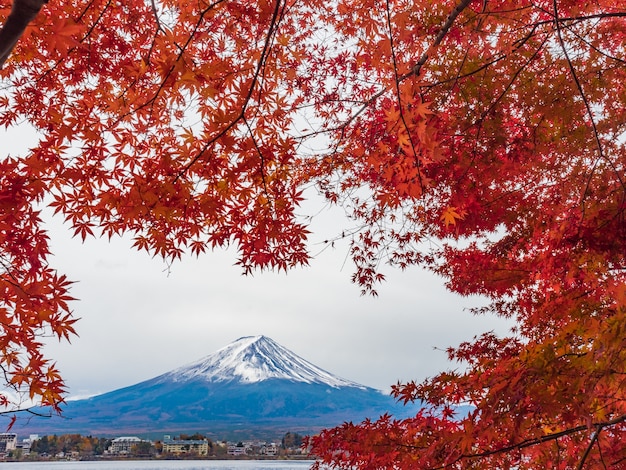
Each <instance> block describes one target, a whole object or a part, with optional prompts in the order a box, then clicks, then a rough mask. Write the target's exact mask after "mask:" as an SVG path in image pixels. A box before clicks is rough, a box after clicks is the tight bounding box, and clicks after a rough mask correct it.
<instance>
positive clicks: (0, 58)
mask: <svg viewBox="0 0 626 470" xmlns="http://www.w3.org/2000/svg"><path fill="white" fill-rule="evenodd" d="M46 3H48V0H13V5H12V7H11V13H10V14H9V17H8V18H7V19H6V21H5V23H4V25H3V26H2V29H1V30H0V69H1V68H2V66H3V65H4V63H5V62H6V60H7V59H8V58H9V55H10V54H11V51H12V50H13V48H14V47H15V45H16V44H17V41H19V39H20V38H21V37H22V34H24V30H25V29H26V27H27V26H28V25H29V24H30V22H31V21H33V20H34V19H35V17H36V16H37V15H38V14H39V11H40V10H41V8H42V7H43V6H44V5H45V4H46Z"/></svg>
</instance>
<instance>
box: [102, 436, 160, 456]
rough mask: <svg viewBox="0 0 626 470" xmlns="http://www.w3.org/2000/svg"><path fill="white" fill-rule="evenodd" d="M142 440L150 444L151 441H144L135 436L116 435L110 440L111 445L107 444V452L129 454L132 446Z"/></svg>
mask: <svg viewBox="0 0 626 470" xmlns="http://www.w3.org/2000/svg"><path fill="white" fill-rule="evenodd" d="M142 442H149V443H150V444H152V442H150V441H145V440H143V439H140V438H138V437H136V436H122V437H116V438H115V439H113V440H112V441H111V445H110V446H109V453H110V454H115V455H126V454H130V453H131V451H132V449H133V447H136V446H137V445H138V444H141V443H142Z"/></svg>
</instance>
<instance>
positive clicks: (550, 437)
mask: <svg viewBox="0 0 626 470" xmlns="http://www.w3.org/2000/svg"><path fill="white" fill-rule="evenodd" d="M623 422H626V414H623V415H620V416H617V417H616V418H614V419H612V420H610V421H604V422H601V423H595V424H593V427H595V428H596V430H595V432H594V436H595V438H594V437H592V441H593V442H592V443H591V444H593V443H594V442H595V441H596V440H597V438H598V437H597V435H598V434H599V431H601V430H602V429H604V428H608V427H611V426H615V425H617V424H620V423H623ZM588 429H589V426H588V425H584V424H583V425H580V426H576V427H573V428H569V429H564V430H562V431H558V432H554V433H550V434H545V435H543V436H540V437H534V438H531V439H526V440H523V441H521V442H518V443H516V444H511V445H508V446H505V447H501V448H499V449H493V450H486V451H484V452H477V453H475V454H463V455H460V456H459V457H458V458H457V459H456V460H455V461H454V462H452V463H449V464H445V465H443V466H440V467H433V468H431V469H430V470H442V469H445V468H449V467H452V466H454V465H455V464H456V463H458V462H459V461H461V460H463V459H480V458H483V457H489V456H492V455H496V454H503V453H507V452H511V451H513V450H521V449H525V448H527V447H532V446H535V445H538V444H543V443H545V442H550V441H555V440H558V439H560V438H562V437H565V436H569V435H571V434H576V433H579V432H582V431H585V430H588ZM590 447H591V446H589V447H588V449H589V450H590ZM588 453H589V451H587V452H585V454H584V457H585V459H586V458H587V455H588ZM583 463H584V462H583ZM581 468H582V467H581Z"/></svg>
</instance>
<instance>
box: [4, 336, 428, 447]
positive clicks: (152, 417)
mask: <svg viewBox="0 0 626 470" xmlns="http://www.w3.org/2000/svg"><path fill="white" fill-rule="evenodd" d="M418 409H419V406H418V405H411V404H409V405H408V406H404V405H401V404H398V403H397V402H396V401H395V400H394V399H393V398H392V397H391V396H389V395H387V394H385V393H383V392H381V391H379V390H376V389H373V388H370V387H366V386H364V385H361V384H358V383H355V382H351V381H348V380H345V379H342V378H340V377H337V376H335V375H333V374H331V373H329V372H326V371H325V370H323V369H320V368H319V367H317V366H315V365H313V364H311V363H310V362H308V361H306V360H304V359H302V358H301V357H299V356H297V355H296V354H294V353H292V352H291V351H289V350H288V349H286V348H284V347H282V346H280V345H279V344H277V343H276V342H274V341H273V340H271V339H270V338H267V337H265V336H255V337H244V338H240V339H238V340H236V341H235V342H233V343H231V344H229V345H228V346H226V347H224V348H222V349H220V350H218V351H217V352H215V353H214V354H211V355H210V356H207V357H205V358H203V359H201V360H199V361H197V362H195V363H192V364H189V365H186V366H183V367H180V368H178V369H175V370H173V371H170V372H168V373H165V374H163V375H160V376H158V377H155V378H153V379H150V380H147V381H144V382H141V383H138V384H135V385H132V386H130V387H126V388H122V389H118V390H114V391H112V392H108V393H105V394H102V395H97V396H94V397H91V398H88V399H84V400H76V401H68V402H67V404H66V405H64V411H63V416H61V417H59V416H53V417H51V418H40V417H33V418H31V419H29V420H28V421H27V422H26V421H24V422H22V421H21V420H20V422H18V423H16V426H15V428H14V432H18V433H24V434H29V433H39V434H42V435H44V434H68V433H79V434H82V435H99V436H109V435H111V436H114V435H118V436H119V435H125V434H143V435H148V434H150V435H159V434H177V433H193V432H200V433H202V434H204V435H208V436H214V437H216V438H223V439H226V438H239V439H246V438H255V437H268V436H269V437H274V436H279V435H282V434H284V433H285V432H287V431H292V432H300V433H307V434H308V433H315V432H317V431H319V430H320V429H323V428H327V427H333V426H338V425H340V424H342V423H343V422H346V421H352V422H360V421H362V420H363V419H365V418H372V419H375V418H378V417H379V416H381V415H382V414H385V413H388V414H391V415H393V416H394V417H397V418H403V417H408V416H411V415H415V413H416V412H417V411H418Z"/></svg>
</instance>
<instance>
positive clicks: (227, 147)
mask: <svg viewBox="0 0 626 470" xmlns="http://www.w3.org/2000/svg"><path fill="white" fill-rule="evenodd" d="M25 5H26V6H27V5H31V6H32V5H35V6H36V7H37V6H38V7H37V8H35V9H34V10H33V8H31V9H30V10H28V11H29V12H30V13H28V15H30V16H28V15H26V13H24V10H23V9H18V8H17V7H18V6H22V7H23V6H25ZM42 5H43V3H41V2H37V1H34V0H29V1H27V0H14V2H13V3H12V2H9V1H8V0H4V1H2V2H0V8H1V10H0V13H1V14H3V18H5V20H4V25H5V28H3V30H2V31H0V53H2V54H4V55H3V56H2V57H1V58H0V60H2V61H3V62H2V63H3V68H2V70H1V71H0V80H1V84H2V86H1V87H0V124H2V125H3V126H5V127H7V128H13V127H16V126H19V125H21V124H22V123H24V122H27V123H29V124H30V125H32V126H33V127H34V128H35V129H36V130H37V132H38V141H37V142H33V144H32V148H31V150H30V151H28V152H26V153H25V154H23V155H4V154H3V155H2V160H1V161H0V165H1V166H2V168H1V171H0V263H1V266H0V268H1V274H0V289H1V296H2V302H1V303H0V327H1V328H2V330H3V334H2V337H1V338H0V366H1V367H2V368H3V369H4V372H5V377H6V378H7V385H10V386H12V387H14V388H15V389H17V390H26V391H27V393H28V394H29V396H30V397H31V398H38V399H40V401H41V402H42V403H43V404H45V405H49V406H52V407H53V408H54V409H58V407H59V405H60V404H61V403H62V397H63V391H64V388H63V382H62V379H61V377H60V375H59V373H58V371H57V370H56V368H55V367H54V364H53V363H51V361H50V359H49V358H45V357H44V356H43V354H42V352H41V347H42V345H41V341H40V336H41V335H42V334H45V333H50V332H52V333H53V334H55V335H57V336H58V337H60V338H67V337H69V336H71V335H72V334H74V329H73V325H74V322H75V319H74V317H73V316H72V314H71V311H70V309H69V306H68V303H69V302H70V300H71V297H70V293H69V288H70V282H69V281H68V280H67V279H66V278H65V277H64V276H63V275H61V274H58V273H57V272H56V271H55V270H54V269H53V267H52V266H50V265H49V263H48V255H49V253H48V244H47V241H48V240H47V235H46V233H45V231H44V230H43V229H42V227H41V225H42V222H41V219H40V213H39V210H40V208H41V207H42V205H46V206H48V207H50V208H52V209H53V210H54V211H55V212H56V213H59V214H62V216H63V217H64V218H65V220H66V221H67V223H68V224H69V226H71V227H72V229H73V230H74V232H75V234H76V235H77V236H80V237H82V238H83V239H84V238H86V237H88V236H92V235H94V234H95V235H98V234H104V235H106V236H115V235H119V234H124V233H130V234H131V235H132V236H133V237H134V240H135V246H136V247H137V248H138V249H145V250H147V251H149V252H150V253H153V254H157V255H160V256H163V257H165V258H169V259H177V258H180V257H181V256H183V254H185V253H187V252H190V253H193V254H201V253H203V252H204V251H206V250H207V249H212V248H215V247H224V246H228V245H233V246H236V248H237V249H238V250H239V259H238V263H239V264H240V265H241V267H242V269H243V270H244V271H245V272H249V271H251V270H253V269H257V268H270V269H280V270H286V269H289V268H290V267H293V266H296V265H302V264H306V263H307V260H308V259H309V254H308V252H307V250H306V239H307V235H308V230H307V226H306V223H305V222H304V221H303V220H302V219H301V218H299V217H298V216H297V208H298V206H299V204H300V203H301V202H302V200H303V197H304V196H303V194H304V191H305V189H307V188H309V189H310V188H315V189H317V191H318V192H319V193H320V194H321V195H322V196H323V197H324V198H326V200H327V201H328V202H329V203H331V204H334V205H338V206H341V207H343V208H344V209H345V210H346V212H347V214H348V216H349V217H350V218H351V219H352V220H354V221H355V224H354V226H355V227H357V228H356V229H353V230H345V228H342V229H339V230H338V237H341V236H343V237H349V239H350V241H351V248H350V254H351V257H352V260H353V261H354V266H355V271H354V276H353V280H354V282H356V283H357V284H358V285H360V286H361V287H362V289H363V291H364V292H365V293H375V286H376V283H377V282H380V281H381V280H382V278H383V275H382V274H381V272H380V270H379V266H380V265H381V263H382V262H386V263H389V264H391V265H394V266H397V267H399V268H405V267H408V266H411V265H421V266H424V267H426V268H428V269H431V270H433V271H434V272H436V273H437V274H439V275H441V276H442V277H443V278H444V279H445V280H446V283H447V286H448V288H449V289H450V290H451V291H453V292H456V293H459V294H462V295H482V296H484V297H485V298H487V299H489V301H490V303H489V304H488V305H487V306H485V307H484V308H482V309H479V310H477V312H476V313H492V314H496V315H499V316H503V317H507V318H512V319H514V320H515V325H516V326H515V329H514V330H513V331H512V332H511V334H510V335H509V336H507V337H498V336H496V335H494V334H491V333H486V334H485V335H483V336H480V337H476V338H474V340H472V341H469V342H467V343H464V344H461V345H459V346H457V347H453V348H450V350H449V352H448V353H449V357H450V359H451V360H453V361H459V363H460V365H461V367H460V368H459V369H458V370H454V371H447V372H442V373H441V374H439V375H437V376H435V377H432V378H430V379H427V380H425V381H423V382H421V383H405V384H397V385H396V386H395V387H394V394H395V396H396V397H397V398H398V399H400V400H404V401H412V400H420V401H422V403H423V404H424V408H423V410H422V411H421V412H420V413H419V414H417V415H416V416H415V417H413V418H411V419H406V420H394V419H392V418H391V417H389V416H383V417H381V418H380V419H378V420H376V421H365V422H364V423H361V424H356V425H355V424H351V423H347V424H345V425H343V426H340V427H338V428H335V429H330V430H327V431H324V432H322V433H321V434H320V435H319V436H316V437H314V438H312V439H311V440H310V444H311V445H312V446H313V450H314V452H315V453H316V454H317V455H318V456H319V459H320V462H322V463H326V464H329V465H332V466H335V467H338V468H353V467H356V468H518V469H522V468H583V467H585V466H586V467H589V468H618V467H619V466H623V465H625V462H626V450H625V446H624V445H623V440H624V431H625V430H626V424H625V421H626V399H625V396H624V395H625V393H626V383H625V382H626V368H625V363H626V343H625V342H626V321H625V320H626V318H625V317H626V288H625V287H626V286H625V283H624V281H625V268H626V266H625V261H626V260H625V259H624V257H625V255H626V221H625V209H626V190H625V185H624V178H625V171H624V170H625V168H624V167H625V165H626V156H625V153H624V141H625V138H626V135H625V125H626V118H625V116H626V113H625V111H624V109H625V108H624V105H625V104H626V87H625V85H624V84H625V83H626V50H625V37H626V36H625V33H626V8H624V6H623V5H622V4H621V3H620V2H615V1H609V0H599V1H596V2H582V1H576V0H550V1H548V0H539V1H535V2H529V1H521V2H520V1H515V2H513V1H510V0H481V1H477V0H476V1H472V0H461V1H441V2H430V1H406V0H386V1H382V2H381V1H372V0H359V1H352V0H351V1H347V0H336V1H333V2H328V1H321V0H274V1H269V0H265V1H263V0H262V1H259V2H248V1H239V0H230V1H229V0H215V1H205V0H199V1H197V2H179V1H173V0H163V1H161V0H152V1H145V0H129V1H125V2H116V1H111V0H89V1H84V0H78V1H75V2H66V1H61V0H59V1H54V2H50V3H49V4H47V5H45V6H43V8H42ZM12 7H13V13H12V14H11V16H9V13H10V12H11V8H12ZM39 8H41V11H40V12H39V13H37V12H38V11H39ZM18 10H19V11H18ZM11 17H12V18H13V20H11ZM6 18H8V19H6ZM18 20H19V21H18ZM9 26H10V28H9ZM18 39H19V40H18ZM340 233H341V235H339V234H340ZM329 242H332V241H329ZM460 405H465V406H467V407H468V408H466V409H469V411H467V412H464V413H462V414H459V413H458V412H457V411H458V409H459V408H458V407H459V406H460Z"/></svg>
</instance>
